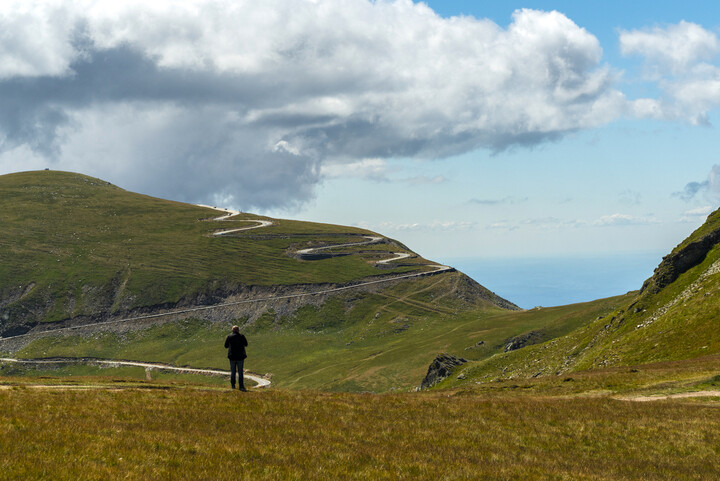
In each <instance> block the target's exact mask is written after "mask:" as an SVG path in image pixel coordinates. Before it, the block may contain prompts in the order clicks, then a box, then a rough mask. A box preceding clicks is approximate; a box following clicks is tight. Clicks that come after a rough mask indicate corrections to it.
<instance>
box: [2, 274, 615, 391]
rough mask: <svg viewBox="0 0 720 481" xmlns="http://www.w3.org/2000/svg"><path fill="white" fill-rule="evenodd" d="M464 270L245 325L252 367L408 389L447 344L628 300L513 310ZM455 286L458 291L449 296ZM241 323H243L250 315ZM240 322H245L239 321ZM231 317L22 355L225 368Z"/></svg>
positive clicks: (33, 348)
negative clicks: (473, 299)
mask: <svg viewBox="0 0 720 481" xmlns="http://www.w3.org/2000/svg"><path fill="white" fill-rule="evenodd" d="M470 282H471V281H470V280H469V279H468V278H466V277H465V276H463V275H462V274H460V273H452V274H445V275H441V276H434V277H428V278H424V279H419V280H414V281H406V282H401V283H397V284H395V285H393V286H391V287H387V288H384V289H382V290H379V291H376V292H368V293H362V294H360V293H358V292H352V291H349V292H346V293H343V294H341V295H336V296H333V297H332V298H330V299H329V300H328V301H327V302H325V303H322V304H320V305H307V306H305V307H303V308H301V309H299V310H297V311H296V312H294V313H293V314H292V315H289V316H279V315H277V313H275V312H272V311H268V312H266V313H265V314H264V315H263V316H262V317H261V318H260V319H258V320H257V321H255V322H253V323H249V324H246V325H245V326H244V331H245V333H246V335H247V337H248V340H249V342H250V346H249V348H248V353H249V356H250V357H249V358H248V360H247V362H246V367H247V368H248V369H250V370H252V371H255V372H259V373H266V372H270V373H272V375H273V383H274V385H275V386H277V387H287V388H318V389H331V390H344V391H376V392H381V391H388V390H392V389H401V390H409V389H411V388H413V387H415V386H418V385H419V384H420V381H421V380H422V378H423V377H424V376H425V374H426V371H427V366H428V365H429V364H430V362H431V361H432V360H433V358H434V357H435V356H436V355H437V354H439V353H442V352H450V353H454V354H457V355H460V356H464V357H465V358H467V359H474V360H479V359H485V358H487V357H489V356H492V355H493V354H495V353H497V352H502V350H503V349H504V345H505V343H506V341H507V339H509V338H511V337H513V336H517V335H518V334H522V333H525V332H528V331H539V332H542V333H543V335H545V336H546V337H547V338H552V337H557V336H560V335H563V334H566V333H568V332H570V331H572V330H573V329H575V328H577V327H578V326H579V325H583V324H585V323H587V322H588V321H589V320H591V319H594V318H595V317H597V316H599V315H605V314H607V313H608V312H611V311H612V310H614V309H616V308H617V306H618V305H621V304H622V303H623V302H626V299H627V298H626V297H625V296H620V297H615V298H610V299H604V300H600V301H595V302H592V303H585V304H580V305H574V306H565V307H560V308H550V309H540V310H532V311H514V312H513V311H507V310H503V309H499V308H498V307H492V306H478V305H476V304H474V303H470V302H468V301H464V300H462V297H463V295H462V293H463V292H467V291H468V287H467V286H466V285H464V284H467V283H470ZM449 293H452V295H450V294H449ZM236 322H238V323H241V322H242V320H237V321H236ZM241 325H242V324H241ZM228 326H229V324H228V323H221V324H218V323H211V322H207V321H201V320H185V321H180V322H177V323H169V324H165V325H163V326H157V327H153V328H150V329H147V330H141V331H133V332H121V333H110V332H108V333H105V334H94V335H90V336H84V337H83V336H73V337H65V336H62V337H57V338H47V339H39V340H37V341H34V342H33V343H31V344H30V345H29V346H28V347H26V348H25V349H23V350H21V351H19V352H18V353H16V355H17V356H21V357H28V358H32V357H52V356H61V357H82V356H92V357H101V358H112V359H132V360H145V361H158V362H169V363H173V364H176V365H189V366H194V367H212V368H223V369H225V368H226V363H227V361H226V359H225V352H224V350H223V349H222V348H221V343H222V340H223V339H224V336H225V335H226V334H227V330H228Z"/></svg>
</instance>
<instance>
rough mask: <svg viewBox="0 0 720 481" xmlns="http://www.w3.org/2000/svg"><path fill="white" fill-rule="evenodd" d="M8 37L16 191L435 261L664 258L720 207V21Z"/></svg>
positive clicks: (86, 15)
mask: <svg viewBox="0 0 720 481" xmlns="http://www.w3.org/2000/svg"><path fill="white" fill-rule="evenodd" d="M458 15H464V17H458ZM0 24H2V25H3V31H4V35H3V37H2V38H0V106H1V107H0V174H2V173H8V172H16V171H21V170H31V169H41V168H45V167H49V168H53V169H60V170H70V171H78V172H83V173H86V174H89V175H94V176H97V177H101V178H103V179H106V180H108V181H111V182H113V183H115V184H117V185H120V186H123V187H125V188H127V189H129V190H134V191H138V192H142V193H146V194H150V195H155V196H159V197H165V198H171V199H175V200H180V201H185V202H196V203H205V204H208V203H210V204H215V205H223V206H227V207H234V208H239V209H243V210H248V211H252V212H258V213H261V214H267V215H272V216H278V217H290V218H297V219H303V220H312V221H318V222H330V223H339V224H349V225H358V226H362V227H367V228H369V229H372V230H374V231H377V232H380V233H382V234H384V235H387V236H390V237H393V238H396V239H399V240H401V241H402V242H404V243H405V244H406V245H408V246H409V247H411V248H412V249H414V250H416V251H417V252H419V253H420V254H422V255H424V256H425V257H428V258H431V259H447V258H459V257H462V258H471V257H486V258H506V257H515V258H518V257H523V258H524V257H552V256H561V255H572V256H608V255H611V254H613V253H617V252H623V253H627V252H630V253H631V252H648V251H652V252H660V253H662V252H667V251H669V250H670V249H671V248H672V247H673V246H675V245H676V244H677V243H679V242H680V241H681V240H682V239H684V238H685V237H686V236H687V235H688V234H689V233H690V232H692V230H693V229H695V228H696V227H697V226H699V225H700V224H701V223H702V222H703V221H704V219H705V217H706V216H707V214H708V213H709V212H711V211H712V210H713V209H715V208H716V207H717V206H718V203H719V202H720V167H717V166H718V165H720V159H718V150H719V149H718V140H716V139H717V138H718V135H717V130H716V129H717V125H718V123H719V122H720V118H718V107H720V40H719V37H718V33H719V30H718V29H719V28H720V6H718V5H716V4H714V3H711V2H692V1H685V2H670V1H667V2H657V1H656V2H619V1H602V2H601V1H584V2H580V1H564V2H549V1H548V2H542V1H530V2H524V3H519V2H477V1H436V2H428V3H427V4H420V3H413V2H411V1H410V0H398V1H378V2H369V1H367V0H318V1H309V0H267V1H263V2H256V1H251V0H187V1H185V2H182V3H178V2H168V1H160V0H158V1H154V2H141V1H134V0H133V1H127V2H114V1H109V0H83V1H77V2H41V1H32V0H24V1H19V0H18V1H8V2H3V3H2V4H0Z"/></svg>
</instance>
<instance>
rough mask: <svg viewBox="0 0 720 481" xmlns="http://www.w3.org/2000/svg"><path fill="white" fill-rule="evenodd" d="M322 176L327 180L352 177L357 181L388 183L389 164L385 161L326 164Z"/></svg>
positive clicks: (369, 160) (321, 171)
mask: <svg viewBox="0 0 720 481" xmlns="http://www.w3.org/2000/svg"><path fill="white" fill-rule="evenodd" d="M320 175H322V176H323V177H325V178H326V179H338V178H342V177H351V178H356V179H365V180H375V181H382V182H385V181H387V180H388V179H387V177H386V176H387V163H386V162H385V161H384V160H383V159H362V160H358V161H355V162H349V163H332V164H325V165H323V166H322V168H321V169H320Z"/></svg>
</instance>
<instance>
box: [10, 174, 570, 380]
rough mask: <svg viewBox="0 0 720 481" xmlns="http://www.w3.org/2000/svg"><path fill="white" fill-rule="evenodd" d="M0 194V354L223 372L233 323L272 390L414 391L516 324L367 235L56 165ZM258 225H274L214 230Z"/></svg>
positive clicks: (19, 177)
mask: <svg viewBox="0 0 720 481" xmlns="http://www.w3.org/2000/svg"><path fill="white" fill-rule="evenodd" d="M0 190H1V191H2V194H3V195H2V197H1V200H0V220H2V222H3V225H4V226H5V228H4V229H3V230H2V232H0V257H1V258H0V335H2V336H3V337H5V338H6V339H5V340H2V341H0V351H3V350H4V351H6V352H10V351H12V352H16V355H22V356H53V355H65V356H98V357H106V358H117V357H122V358H126V359H135V360H148V361H150V360H154V361H164V362H173V363H176V364H190V365H193V366H195V367H221V368H224V367H225V359H224V352H223V350H222V349H221V348H219V347H218V345H219V341H218V339H220V341H221V340H222V339H223V337H224V334H225V332H226V331H227V328H228V325H230V324H232V323H237V324H240V325H242V326H243V329H244V331H245V332H246V333H247V334H248V336H249V337H250V338H251V343H252V344H251V353H252V354H251V355H252V360H251V361H249V367H250V368H252V369H253V370H255V371H259V372H270V373H272V374H273V375H274V376H275V378H274V379H275V384H276V385H279V386H283V385H286V386H292V387H322V388H332V389H345V390H368V389H373V390H386V389H391V388H393V387H398V388H409V387H412V386H414V385H417V384H418V382H419V380H420V379H421V378H422V376H423V375H424V371H425V369H426V367H427V364H428V363H429V362H430V360H432V357H433V356H434V355H435V354H436V352H440V351H443V350H456V349H461V348H463V347H465V345H466V344H467V340H468V339H474V338H475V337H477V333H478V332H484V331H486V330H490V331H492V332H493V334H492V335H491V336H490V338H488V339H494V341H492V342H493V343H494V344H497V345H501V344H502V339H504V338H505V337H507V336H511V335H513V334H516V333H517V332H518V330H522V329H525V327H526V325H525V324H523V323H522V322H520V323H518V324H517V325H516V324H514V323H512V322H509V323H506V324H504V325H502V326H493V325H492V320H491V319H492V318H493V316H495V315H497V314H501V313H504V312H507V311H508V310H512V309H517V307H516V306H515V305H514V304H512V303H510V302H508V301H506V300H504V299H502V298H500V297H498V296H496V295H495V294H493V293H492V292H490V291H488V290H487V289H485V288H484V287H482V286H480V285H479V284H477V283H476V282H474V281H472V280H471V279H469V278H468V277H467V276H465V275H463V274H462V273H459V272H455V271H454V270H452V269H445V270H442V271H439V270H438V269H439V268H440V267H441V266H438V265H437V264H435V263H433V262H431V261H428V260H426V259H423V258H422V257H421V256H419V255H417V254H416V253H414V252H412V251H411V250H409V249H408V248H407V247H405V246H404V245H402V244H401V243H399V242H397V241H395V240H393V239H389V238H385V237H383V236H381V235H379V234H376V233H373V232H370V231H367V230H363V229H358V228H354V227H344V226H336V225H328V224H316V223H307V222H298V221H289V220H282V219H269V218H265V217H260V216H256V215H252V214H241V215H237V216H233V217H231V218H228V219H225V220H218V219H217V218H218V216H222V215H223V213H222V212H218V211H217V210H214V209H210V208H205V207H199V206H195V205H188V204H182V203H177V202H171V201H166V200H162V199H156V198H152V197H148V196H143V195H139V194H134V193H131V192H127V191H125V190H123V189H120V188H118V187H116V186H113V185H110V184H109V183H107V182H104V181H101V180H99V179H94V178H91V177H87V176H83V175H79V174H72V173H65V172H52V171H40V172H25V173H19V174H12V175H6V176H2V177H0ZM258 221H269V222H271V225H267V226H264V227H261V228H256V229H252V230H244V231H239V232H233V233H230V234H227V235H222V236H214V235H213V234H214V233H217V232H218V231H225V230H230V229H238V228H241V227H248V226H258ZM368 238H375V239H374V240H372V241H368ZM332 246H338V247H335V248H332ZM322 247H325V249H322V250H316V251H310V252H305V253H304V254H302V255H301V253H302V252H303V250H306V249H312V248H322ZM398 254H403V257H404V258H402V259H399V257H400V256H399V255H398ZM405 256H407V257H405ZM392 258H398V260H396V261H392V260H391V261H390V262H387V263H382V262H380V261H383V260H387V259H392ZM435 272H437V273H436V274H434V273H435ZM420 274H422V275H423V276H425V275H427V276H425V277H420V276H419V275H420ZM432 274H434V275H432ZM196 309H201V310H196ZM150 316H159V317H150ZM138 317H141V318H147V319H146V320H142V321H141V322H136V321H132V322H126V320H127V319H134V318H138ZM98 323H102V324H100V325H98V326H95V325H96V324H98ZM161 324H162V325H161ZM83 326H86V328H84V329H82V330H72V331H68V330H67V329H68V328H72V329H75V328H77V327H83ZM93 326H95V327H93ZM561 330H562V329H561ZM40 331H43V332H44V331H49V332H50V335H48V334H43V333H42V332H40ZM563 332H564V331H563ZM26 333H27V335H24V336H23V334H26ZM18 335H20V336H22V337H21V338H20V340H21V342H19V343H18V342H15V340H14V339H10V340H8V339H7V338H9V337H13V336H18ZM9 341H11V342H9ZM19 349H22V350H20V351H19V352H18V350H19ZM489 352H491V351H487V352H486V351H484V350H481V351H480V352H479V353H477V355H483V356H484V355H487V354H488V353H489ZM475 357H477V356H475Z"/></svg>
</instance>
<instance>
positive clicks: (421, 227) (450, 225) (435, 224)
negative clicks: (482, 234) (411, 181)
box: [357, 220, 476, 232]
mask: <svg viewBox="0 0 720 481" xmlns="http://www.w3.org/2000/svg"><path fill="white" fill-rule="evenodd" d="M475 225H476V222H468V221H440V220H435V221H432V222H412V223H397V222H380V223H370V222H359V223H357V226H358V227H361V228H363V229H369V230H373V231H376V232H383V231H402V232H406V231H459V230H468V229H471V228H472V227H474V226H475Z"/></svg>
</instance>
